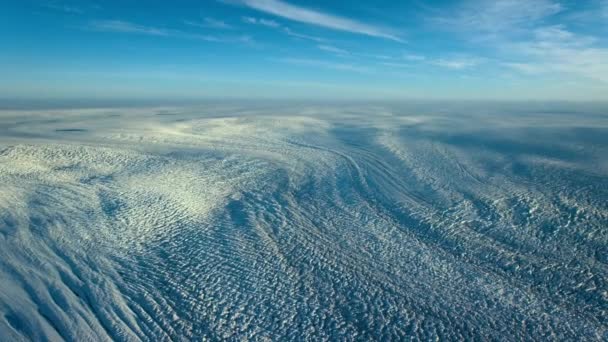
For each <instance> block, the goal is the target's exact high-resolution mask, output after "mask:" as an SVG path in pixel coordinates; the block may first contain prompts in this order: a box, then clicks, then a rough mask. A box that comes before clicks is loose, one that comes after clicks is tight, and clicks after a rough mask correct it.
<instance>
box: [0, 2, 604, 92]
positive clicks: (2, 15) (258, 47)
mask: <svg viewBox="0 0 608 342" xmlns="http://www.w3.org/2000/svg"><path fill="white" fill-rule="evenodd" d="M0 6H1V9H2V10H1V11H0V29H1V30H2V32H3V33H2V34H0V44H2V53H1V54H0V74H2V75H3V76H2V78H1V80H0V97H3V98H110V99H111V98H121V99H122V98H138V99H139V98H144V99H145V98H167V99H182V98H183V99H193V98H303V99H305V98H311V99H315V98H319V99H353V98H354V99H368V98H369V99H412V98H413V99H526V100H527V99H557V100H602V99H606V98H608V96H607V94H608V0H588V1H573V0H568V1H566V0H562V1H558V0H494V1H485V0H461V1H446V0H434V1H423V0H413V1H386V0H377V1H359V2H353V1H342V0H340V1H296V0H199V1H190V0H188V1H186V0H174V1H159V0H150V1H141V0H137V1H136V0H120V1H101V0H99V1H84V0H80V1H68V0H56V1H51V0H49V1H45V0H40V1H32V0H22V1H2V2H0Z"/></svg>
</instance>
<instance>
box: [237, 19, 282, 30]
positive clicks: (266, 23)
mask: <svg viewBox="0 0 608 342" xmlns="http://www.w3.org/2000/svg"><path fill="white" fill-rule="evenodd" d="M243 21H244V22H246V23H247V24H254V25H262V26H266V27H272V28H278V27H281V24H279V23H278V22H276V21H274V20H269V19H264V18H254V17H243Z"/></svg>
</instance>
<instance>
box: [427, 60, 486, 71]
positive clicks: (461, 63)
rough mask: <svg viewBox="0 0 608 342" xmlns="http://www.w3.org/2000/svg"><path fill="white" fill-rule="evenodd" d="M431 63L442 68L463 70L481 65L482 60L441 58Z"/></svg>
mask: <svg viewBox="0 0 608 342" xmlns="http://www.w3.org/2000/svg"><path fill="white" fill-rule="evenodd" d="M430 63H431V64H433V65H436V66H440V67H442V68H447V69H453V70H463V69H469V68H473V67H475V66H477V65H479V64H480V63H481V59H479V58H475V57H457V58H440V59H436V60H433V61H430Z"/></svg>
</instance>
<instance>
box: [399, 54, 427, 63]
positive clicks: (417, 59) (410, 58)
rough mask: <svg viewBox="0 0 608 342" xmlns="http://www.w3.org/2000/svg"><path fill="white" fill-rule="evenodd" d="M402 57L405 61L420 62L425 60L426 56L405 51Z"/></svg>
mask: <svg viewBox="0 0 608 342" xmlns="http://www.w3.org/2000/svg"><path fill="white" fill-rule="evenodd" d="M403 59H405V60H406V61H412V62H421V61H424V60H426V57H425V56H422V55H416V54H411V53H406V54H404V55H403Z"/></svg>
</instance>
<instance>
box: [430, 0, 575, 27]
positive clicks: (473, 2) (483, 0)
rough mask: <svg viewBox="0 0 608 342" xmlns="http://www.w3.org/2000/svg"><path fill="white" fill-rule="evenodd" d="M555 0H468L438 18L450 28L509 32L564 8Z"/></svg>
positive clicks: (530, 24)
mask: <svg viewBox="0 0 608 342" xmlns="http://www.w3.org/2000/svg"><path fill="white" fill-rule="evenodd" d="M563 9H564V7H563V6H562V5H561V4H560V3H559V2H556V1H553V0H492V1H488V0H468V1H467V2H465V4H464V5H462V6H461V7H459V8H457V9H456V10H454V12H451V13H449V14H446V15H444V16H442V17H440V18H437V19H438V22H439V23H441V24H444V25H447V26H448V27H450V28H456V29H460V30H469V31H480V32H485V33H502V34H509V33H512V32H514V31H518V30H520V29H522V28H525V27H530V26H533V25H534V24H536V23H538V22H539V21H542V20H543V19H545V18H547V17H550V16H552V15H554V14H557V13H559V12H561V11H562V10H563Z"/></svg>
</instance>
